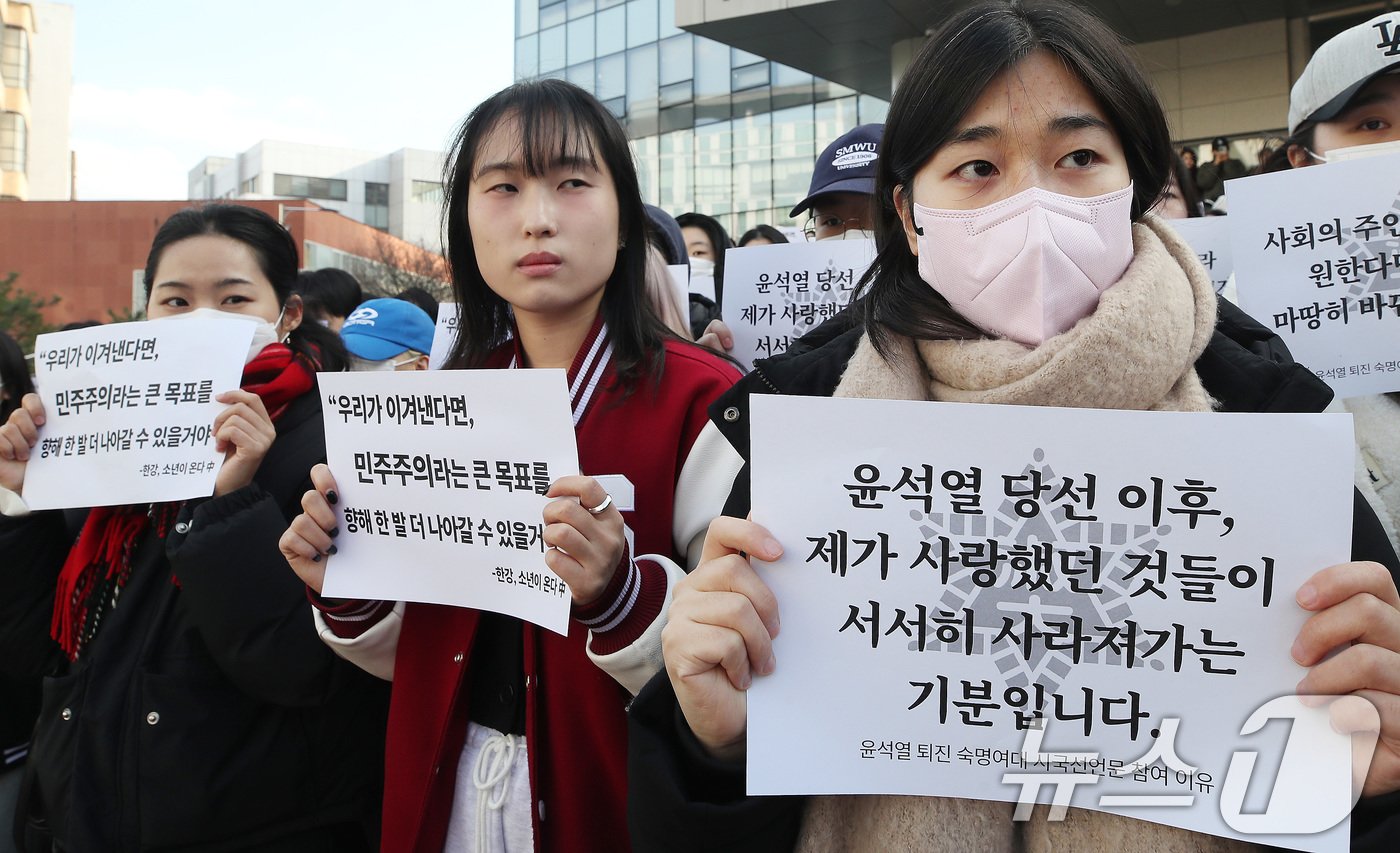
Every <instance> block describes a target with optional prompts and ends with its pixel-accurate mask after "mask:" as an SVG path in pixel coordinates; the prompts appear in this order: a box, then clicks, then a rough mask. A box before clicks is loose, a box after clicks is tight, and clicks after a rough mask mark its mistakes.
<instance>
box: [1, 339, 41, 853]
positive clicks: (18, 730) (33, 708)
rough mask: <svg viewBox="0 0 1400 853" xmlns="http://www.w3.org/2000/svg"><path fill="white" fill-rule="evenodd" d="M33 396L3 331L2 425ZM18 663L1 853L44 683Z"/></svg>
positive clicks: (8, 714)
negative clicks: (19, 672) (23, 672)
mask: <svg viewBox="0 0 1400 853" xmlns="http://www.w3.org/2000/svg"><path fill="white" fill-rule="evenodd" d="M32 393H34V383H33V381H32V380H31V379H30V378H29V365H28V364H27V363H25V359H24V350H23V349H21V348H20V345H19V343H18V342H16V341H15V339H14V338H12V337H10V336H9V335H7V334H5V333H4V332H0V424H3V423H5V422H6V421H8V420H9V419H10V413H11V412H13V411H14V410H15V409H17V408H19V405H20V401H21V400H23V399H24V396H25V395H26V394H32ZM8 523H9V519H7V518H4V517H0V529H3V527H4V526H5V525H6V524H8ZM0 536H3V533H0ZM15 663H19V662H18V661H6V660H3V659H0V853H15V849H16V848H15V844H14V839H13V833H12V832H11V827H12V826H14V819H15V806H16V805H17V804H18V802H19V791H20V782H21V780H22V779H23V778H24V758H25V756H26V755H28V754H29V735H30V732H32V731H33V730H34V720H35V718H37V717H38V716H39V684H40V681H39V679H38V678H36V677H34V676H20V675H11V674H9V672H10V669H11V666H12V665H13V664H15ZM7 664H10V665H11V666H7Z"/></svg>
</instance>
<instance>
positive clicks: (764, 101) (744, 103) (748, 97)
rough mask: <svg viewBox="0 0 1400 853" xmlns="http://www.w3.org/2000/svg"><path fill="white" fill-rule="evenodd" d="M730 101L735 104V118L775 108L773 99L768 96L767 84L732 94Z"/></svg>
mask: <svg viewBox="0 0 1400 853" xmlns="http://www.w3.org/2000/svg"><path fill="white" fill-rule="evenodd" d="M730 101H731V102H732V105H733V109H734V117H735V118H739V117H740V116H752V115H758V114H759V113H766V112H768V111H769V110H771V109H772V108H773V105H772V103H771V102H770V101H771V99H770V98H769V97H768V87H767V86H760V87H759V88H757V89H748V90H746V91H743V92H735V93H734V94H733V95H730Z"/></svg>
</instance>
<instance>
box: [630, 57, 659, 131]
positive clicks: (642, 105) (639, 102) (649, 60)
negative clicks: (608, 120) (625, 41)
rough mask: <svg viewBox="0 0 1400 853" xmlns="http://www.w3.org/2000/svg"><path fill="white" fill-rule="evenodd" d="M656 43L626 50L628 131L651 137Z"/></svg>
mask: <svg viewBox="0 0 1400 853" xmlns="http://www.w3.org/2000/svg"><path fill="white" fill-rule="evenodd" d="M656 95H657V77H656V45H654V44H649V45H647V46H645V47H638V48H633V49H632V50H629V51H627V132H628V133H629V134H630V135H632V136H650V135H651V134H653V133H655V132H656V127H657V123H656V122H657V115H656V110H657V106H656Z"/></svg>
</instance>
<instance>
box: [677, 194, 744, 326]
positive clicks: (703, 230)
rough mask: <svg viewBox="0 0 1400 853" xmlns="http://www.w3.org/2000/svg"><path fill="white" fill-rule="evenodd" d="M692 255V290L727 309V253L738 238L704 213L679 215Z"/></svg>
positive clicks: (687, 251) (688, 250)
mask: <svg viewBox="0 0 1400 853" xmlns="http://www.w3.org/2000/svg"><path fill="white" fill-rule="evenodd" d="M676 222H677V223H678V224H679V225H680V226H681V234H682V235H684V237H685V250H686V254H688V255H689V256H690V290H691V292H692V293H698V294H700V295H701V296H704V297H707V298H709V299H711V300H713V301H714V303H715V306H716V307H717V308H718V309H719V310H720V311H723V310H724V253H725V251H727V250H729V249H732V248H734V241H733V240H731V239H729V233H728V232H726V231H725V230H724V226H723V225H720V224H719V222H718V220H716V219H714V218H713V217H710V216H706V215H705V214H703V213H682V214H681V215H680V216H677V217H676Z"/></svg>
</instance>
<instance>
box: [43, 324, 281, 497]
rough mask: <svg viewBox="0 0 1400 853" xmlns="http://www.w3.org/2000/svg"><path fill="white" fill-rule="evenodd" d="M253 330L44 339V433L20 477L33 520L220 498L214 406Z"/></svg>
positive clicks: (200, 328) (138, 328) (175, 328)
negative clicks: (36, 514)
mask: <svg viewBox="0 0 1400 853" xmlns="http://www.w3.org/2000/svg"><path fill="white" fill-rule="evenodd" d="M255 328H256V324H255V323H254V322H253V321H252V320H251V318H250V319H249V320H241V319H238V318H236V317H230V318H229V319H227V320H224V319H202V318H201V319H189V320H174V319H171V320H162V321H152V320H147V321H144V322H137V323H113V324H110V325H106V326H93V327H91V328H87V329H77V330H74V331H71V332H54V333H53V334H48V335H40V336H39V337H38V339H37V340H36V341H35V347H34V370H35V384H36V385H37V386H38V389H39V397H40V399H42V400H43V402H44V415H45V419H46V422H45V424H44V425H43V427H41V428H40V430H39V445H38V447H36V448H35V452H34V454H33V455H32V456H31V457H30V461H29V465H28V467H27V468H26V469H25V475H24V501H25V503H26V504H28V505H29V507H30V508H31V509H59V508H63V507H88V506H114V505H120V504H145V503H155V502H159V501H177V500H185V499H187V498H195V497H203V496H207V495H209V494H212V493H213V491H214V481H215V479H216V478H217V477H218V472H219V466H220V465H221V464H223V461H224V454H222V453H220V452H218V451H217V450H215V449H214V445H215V441H214V435H213V431H214V418H215V417H216V416H217V415H218V414H219V412H220V411H222V410H223V409H224V405H223V404H222V403H218V402H215V400H214V398H215V397H216V396H217V395H219V394H222V393H224V392H225V391H235V390H237V389H238V387H239V383H240V380H241V378H242V375H243V362H244V359H245V358H246V356H247V354H248V347H249V346H250V345H251V344H252V341H253V330H254V329H255Z"/></svg>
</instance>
